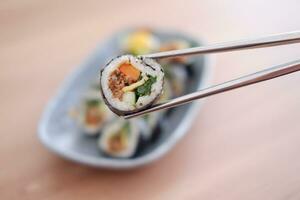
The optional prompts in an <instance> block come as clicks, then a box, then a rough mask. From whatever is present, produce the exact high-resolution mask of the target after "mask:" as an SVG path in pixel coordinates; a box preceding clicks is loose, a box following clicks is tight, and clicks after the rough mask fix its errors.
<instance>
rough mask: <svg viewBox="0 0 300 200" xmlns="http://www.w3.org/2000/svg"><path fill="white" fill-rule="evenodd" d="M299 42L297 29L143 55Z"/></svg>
mask: <svg viewBox="0 0 300 200" xmlns="http://www.w3.org/2000/svg"><path fill="white" fill-rule="evenodd" d="M299 42H300V31H295V32H288V33H282V34H276V35H269V36H265V37H260V38H255V39H247V40H240V41H234V42H226V43H220V44H214V45H209V46H203V47H194V48H189V49H181V50H173V51H164V52H159V53H153V54H148V55H143V57H148V58H153V59H159V58H167V57H176V56H187V55H194V54H206V53H221V52H228V51H236V50H245V49H254V48H263V47H272V46H278V45H287V44H292V43H299Z"/></svg>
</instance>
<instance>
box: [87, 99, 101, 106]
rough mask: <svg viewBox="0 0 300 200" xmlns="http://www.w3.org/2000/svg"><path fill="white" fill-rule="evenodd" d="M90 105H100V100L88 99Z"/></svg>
mask: <svg viewBox="0 0 300 200" xmlns="http://www.w3.org/2000/svg"><path fill="white" fill-rule="evenodd" d="M86 104H87V106H88V107H96V106H99V105H100V101H99V100H97V99H90V100H87V101H86Z"/></svg>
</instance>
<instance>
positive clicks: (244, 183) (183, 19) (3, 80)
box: [0, 0, 300, 200]
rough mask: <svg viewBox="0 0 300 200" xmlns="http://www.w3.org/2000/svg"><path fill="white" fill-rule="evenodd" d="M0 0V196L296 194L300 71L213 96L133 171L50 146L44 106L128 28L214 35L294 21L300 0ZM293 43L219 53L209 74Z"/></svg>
mask: <svg viewBox="0 0 300 200" xmlns="http://www.w3.org/2000/svg"><path fill="white" fill-rule="evenodd" d="M120 2H121V1H117V0H111V1H109V2H108V1H98V0H94V1H92V0H86V1H72V0H52V1H40V0H27V1H19V0H4V1H1V2H0V91H1V99H0V110H1V115H0V133H1V134H0V199H1V200H2V199H3V200H6V199H20V198H21V199H38V200H41V199H47V200H54V199H83V198H85V199H151V200H152V199H205V200H210V199H213V200H215V199H222V200H224V199H226V200H227V199H228V200H232V199H239V200H241V199H243V200H248V199H256V200H257V199H272V200H273V199H276V200H277V199H300V157H299V152H300V123H299V119H300V90H299V83H300V73H296V74H293V75H290V76H288V77H282V78H280V79H277V80H272V81H269V82H266V83H262V84H259V85H255V86H249V87H247V88H243V89H239V90H236V91H232V92H229V93H226V94H221V95H217V96H214V97H211V98H209V99H208V100H207V101H206V104H205V106H204V107H203V109H202V110H201V112H199V114H198V117H197V122H196V123H194V125H193V126H192V129H191V130H190V132H189V134H188V135H187V136H186V137H185V138H184V139H183V140H182V141H181V142H179V143H178V145H177V146H176V147H175V148H174V149H173V150H172V151H171V152H170V153H169V154H167V156H165V157H163V158H162V159H161V160H159V161H157V162H155V163H153V164H151V165H149V166H146V167H143V168H140V169H137V170H131V171H124V172H117V171H107V170H99V169H93V168H89V167H84V166H81V165H78V164H75V163H72V162H69V161H65V160H63V159H61V158H59V157H58V156H56V155H54V154H52V153H50V152H49V151H48V150H46V149H45V148H44V147H43V146H42V145H41V144H40V142H39V141H38V138H37V135H36V132H37V124H38V120H39V118H40V116H41V113H42V111H43V109H44V107H45V105H46V104H47V102H48V100H49V98H51V97H52V96H53V95H54V93H55V91H56V90H57V89H58V87H59V86H60V84H61V83H62V81H63V79H64V78H65V76H67V75H68V74H69V73H70V72H71V71H72V70H73V69H74V68H75V67H76V66H77V65H78V64H79V63H80V62H81V61H82V60H83V59H84V58H85V57H86V56H87V55H88V54H89V53H90V52H91V51H92V50H93V49H94V48H95V46H96V45H97V43H98V42H101V41H103V40H105V38H107V37H109V36H110V35H111V34H112V33H114V32H115V31H117V30H120V29H122V28H124V27H127V26H131V25H149V26H154V27H158V28H159V27H161V28H173V29H178V30H181V31H185V32H187V33H189V34H192V35H194V36H196V37H203V38H205V39H206V40H207V41H208V42H209V43H213V42H219V41H229V40H234V39H239V38H245V37H255V36H259V35H262V34H270V33H278V32H285V31H292V30H297V29H299V28H300V27H299V22H300V13H299V8H300V1H299V0H286V1H281V0H264V1H261V0H251V1H237V0H226V1H222V0H219V1H217V0H202V1H200V0H191V1H181V0H173V1H171V0H166V1H160V0H152V1H138V0H127V1H126V2H125V1H123V3H121V4H119V3H120ZM299 50H300V46H299V45H290V46H284V47H275V48H269V49H260V50H250V51H243V52H235V53H226V54H219V55H216V56H215V57H214V58H215V60H216V61H215V66H214V78H213V83H220V82H222V81H225V80H228V79H231V78H235V77H239V76H241V75H244V74H247V73H251V72H254V71H256V70H259V69H263V68H266V67H269V66H272V65H274V64H279V63H283V62H286V61H290V60H293V59H299Z"/></svg>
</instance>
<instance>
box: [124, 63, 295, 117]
mask: <svg viewBox="0 0 300 200" xmlns="http://www.w3.org/2000/svg"><path fill="white" fill-rule="evenodd" d="M296 71H300V60H296V61H292V62H289V63H285V64H281V65H278V66H275V67H272V68H269V69H266V70H262V71H259V72H256V73H254V74H250V75H247V76H244V77H241V78H238V79H234V80H231V81H228V82H225V83H222V84H219V85H215V86H212V87H209V88H207V89H203V90H200V91H197V92H194V93H190V94H188V95H184V96H181V97H178V98H175V99H172V100H170V101H168V102H166V103H162V104H156V105H153V106H151V107H150V108H148V109H146V110H142V111H139V112H136V113H133V114H129V115H125V116H124V118H125V119H129V118H132V117H137V116H140V115H144V114H147V113H151V112H153V111H158V110H162V109H167V108H172V107H176V106H180V105H183V104H186V103H190V102H192V101H194V100H197V99H201V98H204V97H208V96H212V95H214V94H219V93H222V92H226V91H229V90H233V89H236V88H240V87H244V86H247V85H251V84H255V83H259V82H262V81H266V80H270V79H273V78H277V77H280V76H284V75H287V74H290V73H293V72H296Z"/></svg>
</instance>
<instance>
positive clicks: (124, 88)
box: [122, 76, 148, 92]
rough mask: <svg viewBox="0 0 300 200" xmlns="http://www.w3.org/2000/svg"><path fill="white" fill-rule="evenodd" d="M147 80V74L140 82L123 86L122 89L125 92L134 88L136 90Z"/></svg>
mask: <svg viewBox="0 0 300 200" xmlns="http://www.w3.org/2000/svg"><path fill="white" fill-rule="evenodd" d="M147 80H148V77H147V76H145V77H144V78H142V79H141V80H139V81H138V82H136V83H133V84H131V85H128V86H125V87H123V88H122V91H123V92H129V91H132V90H134V89H135V88H137V87H139V86H141V85H143V84H144V83H145V82H146V81H147Z"/></svg>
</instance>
